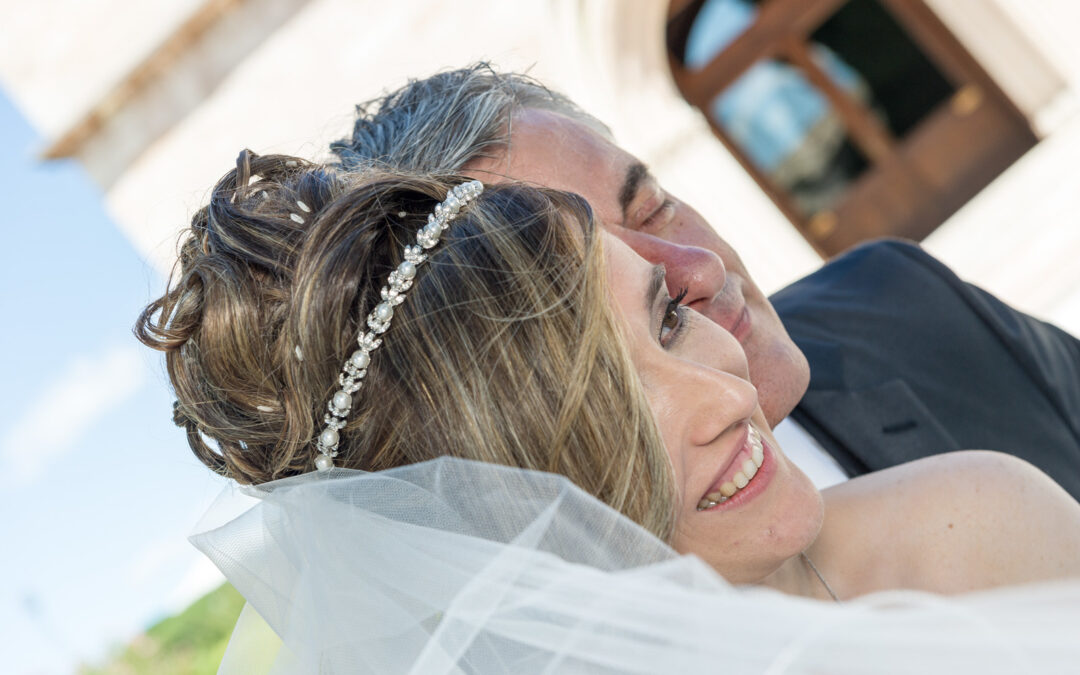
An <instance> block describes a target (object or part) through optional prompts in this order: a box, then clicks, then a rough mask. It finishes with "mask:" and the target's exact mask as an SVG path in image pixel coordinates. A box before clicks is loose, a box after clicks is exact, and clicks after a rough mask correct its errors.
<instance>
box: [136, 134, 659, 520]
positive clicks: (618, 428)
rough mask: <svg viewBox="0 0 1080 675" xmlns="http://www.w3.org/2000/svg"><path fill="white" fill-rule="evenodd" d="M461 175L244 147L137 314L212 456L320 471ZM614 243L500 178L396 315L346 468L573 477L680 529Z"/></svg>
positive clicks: (345, 435) (180, 412)
mask: <svg viewBox="0 0 1080 675" xmlns="http://www.w3.org/2000/svg"><path fill="white" fill-rule="evenodd" d="M461 180H463V179H461V178H460V177H454V176H416V175H408V174H390V173H380V174H367V175H364V174H349V173H345V172H339V171H336V170H334V169H330V168H327V167H324V166H319V165H312V164H308V163H306V162H304V161H303V160H299V159H297V158H294V157H286V156H265V157H258V156H256V155H254V154H252V153H250V152H247V151H245V152H244V153H242V154H241V156H240V158H239V160H238V162H237V169H236V170H234V171H231V172H229V173H228V174H227V175H226V176H225V177H224V178H223V179H222V180H221V181H220V182H219V183H218V184H217V186H216V187H215V188H214V190H213V193H212V196H211V199H210V203H209V205H208V206H206V207H204V208H203V209H202V210H200V211H199V212H198V213H197V214H196V216H195V217H194V219H193V221H192V226H191V228H190V232H189V234H188V236H187V238H186V240H185V241H184V242H183V244H182V246H181V249H180V256H179V260H178V262H177V267H176V269H175V271H174V273H173V277H172V279H171V281H170V284H169V287H168V290H167V292H166V293H165V294H164V295H163V296H161V297H160V298H158V299H156V300H154V301H153V302H151V303H150V304H149V305H148V306H147V307H146V308H145V309H144V311H143V312H142V314H141V315H140V317H139V319H138V322H137V324H136V327H135V332H136V335H137V336H138V338H139V339H140V340H141V341H142V342H143V343H144V344H147V345H148V346H150V347H153V348H155V349H159V350H161V351H163V352H165V355H166V364H167V368H168V373H169V377H170V379H171V381H172V385H173V387H174V389H175V392H176V397H177V403H176V405H175V411H174V419H175V421H176V422H177V424H178V425H180V426H182V427H183V428H184V429H185V430H186V431H187V435H188V440H189V443H190V445H191V447H192V450H193V451H194V452H195V454H196V455H197V456H198V457H199V459H200V460H202V461H203V462H204V463H206V464H207V465H208V466H210V467H211V468H212V469H214V470H215V471H217V472H218V473H221V474H223V475H226V476H228V477H230V478H234V479H236V480H237V481H239V482H243V483H261V482H264V481H270V480H274V479H276V478H281V477H285V476H289V475H293V474H297V473H302V472H307V471H311V470H312V469H313V468H314V460H315V457H316V454H317V450H316V447H315V443H314V440H315V437H316V435H317V434H318V433H319V431H320V429H321V426H322V417H323V413H324V412H325V405H326V401H327V400H329V398H330V396H331V395H332V394H333V392H334V390H335V389H336V388H337V384H336V380H337V373H338V370H339V369H340V366H341V363H342V362H343V361H344V360H345V358H346V357H347V356H348V355H349V354H350V353H352V351H353V350H354V349H355V339H356V336H357V334H358V333H359V331H360V329H361V322H362V321H363V319H364V317H366V316H367V313H368V312H370V311H371V309H372V308H373V307H374V306H375V304H377V303H378V302H379V297H378V293H379V288H380V287H381V286H382V284H383V283H384V282H385V279H386V276H387V274H388V273H389V272H390V270H392V269H393V268H395V267H396V266H397V265H398V264H399V263H400V262H401V259H402V258H401V256H402V251H403V248H404V246H405V244H406V243H411V242H412V241H413V240H414V237H415V232H416V230H417V229H418V228H419V227H420V226H421V225H422V224H423V223H424V221H425V220H426V218H427V214H428V213H430V212H431V210H432V208H433V207H434V205H435V204H436V203H437V202H438V201H440V200H442V199H443V198H444V197H445V195H446V193H447V190H448V189H449V188H450V187H452V186H453V185H454V184H456V183H457V182H460V181H461ZM298 201H299V202H303V203H304V205H305V206H308V207H309V208H310V209H311V212H310V213H308V212H305V211H304V210H303V209H301V208H300V207H298V205H297V202H298ZM294 214H295V215H296V216H298V217H297V218H294V217H293V215H294ZM298 220H302V221H303V222H297V221H298ZM601 240H602V238H601V236H600V234H599V230H598V229H597V227H596V225H595V223H594V222H593V219H592V213H591V210H590V209H589V207H588V205H587V204H586V203H585V201H584V200H583V199H581V198H580V197H578V196H576V195H572V194H569V193H564V192H557V191H553V190H544V189H537V188H532V187H525V186H520V185H497V186H489V187H488V189H487V190H485V192H484V193H483V195H482V196H481V197H480V198H479V199H477V200H476V201H474V202H473V203H472V204H470V205H469V206H468V207H467V208H466V209H464V210H463V211H462V214H461V215H460V216H459V217H458V219H457V220H455V221H454V225H453V227H452V228H451V229H450V230H448V231H447V232H445V233H444V235H443V238H442V243H441V244H440V245H439V246H438V247H437V248H435V249H433V251H432V255H431V258H430V260H429V262H428V263H427V264H426V265H425V266H424V268H423V269H422V270H421V272H420V273H419V274H418V275H417V279H416V283H415V285H414V287H413V288H412V290H410V292H409V295H408V298H407V300H406V301H405V303H404V304H402V305H401V306H399V307H398V308H397V310H396V311H395V315H394V323H393V326H392V327H391V328H390V330H389V331H388V332H387V333H386V335H385V336H384V344H383V346H382V348H381V349H379V350H378V351H377V352H376V353H375V354H373V356H372V363H371V366H370V368H369V371H368V375H367V377H366V378H365V380H364V386H363V387H362V388H361V390H360V391H359V392H358V393H357V394H356V395H355V396H354V405H353V409H352V412H351V414H350V417H349V421H348V425H347V426H346V427H345V428H344V429H343V430H342V432H341V445H340V447H339V452H340V455H339V457H338V458H337V460H336V463H337V465H338V466H345V467H351V468H358V469H364V470H369V471H377V470H381V469H387V468H391V467H395V466H400V465H403V464H410V463H414V462H422V461H425V460H428V459H432V458H435V457H438V456H442V455H452V456H457V457H463V458H467V459H473V460H479V461H485V462H494V463H499V464H505V465H510V466H516V467H521V468H524V469H534V470H540V471H549V472H555V473H560V474H563V475H565V476H567V477H568V478H570V479H571V480H572V481H574V482H575V483H576V484H578V485H579V486H580V487H582V488H583V489H585V490H586V491H588V492H589V493H591V494H593V495H595V496H596V497H597V498H599V499H601V500H602V501H604V502H606V503H607V504H609V505H610V506H612V507H613V508H615V509H617V510H619V511H621V512H622V513H624V514H625V515H627V516H628V517H630V518H632V519H633V520H635V521H637V522H638V523H640V524H641V525H643V526H645V527H646V528H647V529H649V530H650V531H652V532H654V533H655V534H657V535H658V536H660V537H662V538H665V539H666V538H667V537H668V536H669V535H670V534H671V531H672V527H673V521H674V500H675V494H674V487H673V482H672V478H671V467H670V463H669V460H668V458H667V454H666V452H665V450H664V447H663V443H662V441H661V439H660V436H659V433H658V430H657V428H656V425H655V422H654V420H653V418H652V414H651V412H650V409H649V407H648V403H647V401H646V399H645V396H644V393H643V391H642V388H641V386H640V383H639V381H638V379H637V375H636V372H635V370H634V368H633V365H632V363H631V360H630V357H629V354H628V352H627V349H626V346H625V344H624V343H623V340H622V338H621V336H620V332H619V327H618V324H617V323H616V321H617V320H616V318H615V316H614V314H613V312H612V310H611V307H610V296H609V293H608V289H607V280H606V273H605V270H604V257H603V251H602V246H601V243H602V242H601ZM301 359H302V360H301Z"/></svg>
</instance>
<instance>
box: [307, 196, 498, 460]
mask: <svg viewBox="0 0 1080 675" xmlns="http://www.w3.org/2000/svg"><path fill="white" fill-rule="evenodd" d="M483 191H484V184H483V183H481V182H480V181H478V180H473V181H469V182H468V183H462V184H461V185H458V186H456V187H454V188H453V189H451V190H450V192H449V194H447V195H446V199H445V200H444V201H442V202H441V203H439V204H436V205H435V210H434V212H433V213H430V214H428V219H427V224H426V225H424V226H423V227H421V228H420V229H419V231H417V233H416V245H414V246H406V247H405V261H404V262H402V263H401V264H400V265H398V267H397V269H396V270H394V271H393V272H391V273H390V276H389V277H387V280H386V285H385V286H383V287H382V290H381V291H380V293H379V294H380V295H381V296H382V302H380V303H379V304H378V305H376V306H375V309H373V310H371V313H370V314H368V315H367V325H368V328H370V329H371V330H370V331H363V330H361V331H360V335H359V337H357V339H356V342H357V344H358V345H359V346H360V348H359V349H357V350H356V351H355V352H353V354H352V356H350V357H349V360H348V361H346V362H345V365H344V366H343V367H342V369H341V374H340V375H338V383H339V384H340V385H341V389H339V390H338V391H337V392H335V393H334V396H333V397H332V398H331V399H330V401H329V403H327V406H326V407H327V409H328V410H329V412H328V413H327V414H326V415H325V417H323V421H324V422H325V423H326V428H325V429H323V431H322V433H321V434H319V438H318V440H316V442H315V445H316V446H317V447H318V448H319V456H318V457H316V458H315V468H317V469H318V470H319V471H327V470H329V469H331V468H333V466H334V458H335V457H337V454H338V453H337V447H338V442H339V440H340V435H339V434H338V432H339V431H340V430H341V429H342V428H344V427H345V424H346V418H347V417H348V415H349V410H350V409H351V408H352V403H353V394H355V393H356V392H357V391H358V390H359V389H360V385H361V383H362V382H363V379H364V376H365V375H366V374H367V368H368V365H369V364H370V363H371V352H373V351H375V350H376V349H378V348H379V345H381V344H382V339H380V338H379V337H378V336H379V335H382V334H383V333H385V332H386V329H387V328H389V327H390V320H391V319H392V318H393V316H394V307H396V306H398V305H400V304H401V303H402V302H404V301H405V292H406V291H408V290H409V289H410V288H411V287H412V284H413V279H414V278H415V277H416V271H417V269H418V268H419V266H420V265H422V264H423V263H424V261H425V260H427V255H425V254H424V251H426V250H428V249H430V248H433V247H434V246H435V245H436V244H438V243H439V239H440V237H442V233H443V232H444V231H445V230H447V229H448V228H449V227H450V221H452V220H453V219H454V218H456V217H457V215H458V212H459V211H460V210H461V208H462V207H463V206H465V205H466V204H468V203H469V202H470V201H472V200H474V199H476V198H477V197H478V196H479V195H480V193H481V192H483ZM301 208H303V207H301ZM304 210H305V211H307V210H308V209H304ZM299 354H300V353H299V351H298V352H297V357H298V358H302V357H300V355H299Z"/></svg>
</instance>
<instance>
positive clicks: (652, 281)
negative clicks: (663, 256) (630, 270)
mask: <svg viewBox="0 0 1080 675" xmlns="http://www.w3.org/2000/svg"><path fill="white" fill-rule="evenodd" d="M666 274H667V270H666V269H664V264H663V263H660V264H657V265H653V267H652V273H651V274H650V275H649V277H650V278H649V285H648V287H646V289H645V311H647V312H648V313H649V314H652V310H653V306H654V305H656V296H658V295H660V289H661V288H663V286H664V276H665V275H666Z"/></svg>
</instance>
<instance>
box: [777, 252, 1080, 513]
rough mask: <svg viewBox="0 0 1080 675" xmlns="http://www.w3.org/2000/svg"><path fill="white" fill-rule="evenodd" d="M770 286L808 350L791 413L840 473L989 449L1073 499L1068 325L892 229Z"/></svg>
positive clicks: (1079, 483) (1073, 393)
mask: <svg viewBox="0 0 1080 675" xmlns="http://www.w3.org/2000/svg"><path fill="white" fill-rule="evenodd" d="M771 299H772V301H773V304H774V305H775V306H776V309H777V312H779V314H780V318H781V320H782V321H783V322H784V325H785V326H786V327H787V329H788V332H789V333H790V335H791V337H792V338H793V339H794V340H795V343H796V344H798V345H799V347H800V348H801V349H802V350H803V352H804V353H805V354H806V356H807V358H808V359H809V361H810V388H809V390H808V391H807V393H806V396H804V397H803V399H802V401H801V402H800V403H799V405H798V407H796V408H795V411H794V412H793V413H792V417H793V418H794V419H795V420H796V421H797V422H799V423H800V424H801V425H802V426H803V427H804V428H805V429H806V430H807V431H808V432H809V433H810V434H811V435H813V436H814V437H815V438H816V439H817V440H818V441H819V442H820V443H821V444H822V445H823V446H824V447H825V449H826V450H828V451H829V452H830V453H832V455H833V456H834V457H836V459H837V461H839V462H840V464H841V466H843V467H844V468H845V469H846V470H847V471H848V473H849V474H851V475H859V474H862V473H865V472H867V471H874V470H876V469H882V468H886V467H889V466H893V465H896V464H900V463H902V462H906V461H909V460H912V459H917V458H919V457H925V456H927V455H933V454H937V453H940V452H947V451H950V450H959V449H964V448H979V449H988V450H1000V451H1003V452H1008V453H1011V454H1014V455H1017V456H1019V457H1022V458H1024V459H1026V460H1028V461H1029V462H1031V463H1032V464H1035V465H1036V466H1038V467H1039V468H1041V469H1042V470H1043V471H1045V472H1046V473H1048V474H1050V476H1052V477H1053V478H1054V479H1055V480H1057V482H1058V483H1060V484H1061V485H1062V486H1063V487H1064V488H1065V489H1066V490H1068V491H1069V492H1070V493H1071V494H1072V495H1073V496H1074V497H1076V498H1077V499H1080V341H1077V339H1076V338H1074V337H1072V336H1071V335H1069V334H1068V333H1065V332H1064V331H1062V330H1060V329H1058V328H1055V327H1054V326H1051V325H1050V324H1047V323H1044V322H1042V321H1038V320H1036V319H1034V318H1032V317H1030V316H1027V315H1025V314H1022V313H1020V312H1018V311H1016V310H1014V309H1012V308H1011V307H1009V306H1007V305H1005V304H1004V303H1002V302H1001V301H1000V300H998V299H996V298H995V297H993V296H992V295H990V294H989V293H986V292H985V291H983V290H981V289H979V288H976V287H974V286H972V285H970V284H967V283H964V282H963V281H961V280H960V279H959V278H957V276H956V275H955V274H953V273H952V272H951V271H950V270H949V269H948V268H947V267H946V266H945V265H943V264H942V263H940V262H938V261H937V260H935V259H934V258H933V257H931V256H930V255H929V254H928V253H926V252H925V251H923V250H922V249H921V248H919V247H918V246H916V245H913V244H911V243H908V242H902V241H896V240H884V241H877V242H872V243H870V244H866V245H864V246H861V247H859V248H857V249H854V250H852V251H850V252H849V253H846V254H844V255H842V256H840V257H839V258H837V259H835V260H833V261H831V262H829V263H828V264H827V265H825V266H824V267H823V268H821V269H820V270H818V271H817V272H815V273H814V274H811V275H809V276H807V277H805V278H803V279H801V280H799V281H797V282H795V283H794V284H792V285H791V286H788V287H787V288H785V289H784V290H782V291H780V292H779V293H777V294H776V295H774V296H773V297H772V298H771ZM1002 498H1008V495H1002Z"/></svg>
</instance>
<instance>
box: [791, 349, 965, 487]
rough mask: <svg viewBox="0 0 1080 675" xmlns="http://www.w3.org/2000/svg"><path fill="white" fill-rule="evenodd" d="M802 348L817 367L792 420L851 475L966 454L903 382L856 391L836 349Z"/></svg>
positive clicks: (839, 352)
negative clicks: (933, 456)
mask: <svg viewBox="0 0 1080 675" xmlns="http://www.w3.org/2000/svg"><path fill="white" fill-rule="evenodd" d="M799 347H800V348H801V349H802V350H803V352H804V353H805V354H806V356H807V359H808V360H809V361H810V363H811V364H813V366H812V371H811V380H810V389H809V390H808V391H807V393H806V395H805V396H804V397H803V399H802V401H800V402H799V405H798V407H796V409H795V411H794V412H793V413H792V417H793V418H794V419H795V421H797V422H799V423H800V424H801V425H802V426H803V427H804V428H805V429H806V430H807V432H808V433H810V435H812V436H814V438H815V439H817V441H818V442H819V443H821V445H822V446H823V447H824V448H825V449H826V450H828V451H829V452H830V453H831V454H832V455H833V456H834V457H835V458H836V460H837V461H838V462H839V463H840V465H841V466H843V467H844V469H845V470H847V471H848V473H849V474H851V475H853V476H854V475H859V474H862V473H865V472H867V471H875V470H878V469H884V468H888V467H890V466H895V465H897V464H902V463H904V462H908V461H911V460H913V459H919V458H921V457H926V456H927V455H931V454H937V453H940V452H945V451H949V450H959V449H960V447H959V444H958V443H957V442H956V440H955V439H954V438H953V437H952V436H951V435H950V434H949V432H948V431H946V429H945V427H944V426H943V425H942V424H941V423H939V422H938V421H937V419H936V418H935V417H934V415H933V414H932V413H931V411H930V410H928V409H927V407H926V406H925V405H924V404H923V403H922V401H920V400H919V398H918V397H917V396H916V395H915V393H914V392H913V391H912V390H911V388H910V387H909V386H908V385H907V383H906V382H904V381H903V380H900V379H893V380H888V381H886V382H883V383H880V384H876V385H873V386H870V387H860V388H858V389H853V388H851V387H850V386H849V383H848V382H847V379H846V378H845V373H844V356H843V351H842V350H840V349H839V348H838V347H837V346H836V345H835V344H833V343H827V342H818V341H809V340H804V341H801V342H800V343H799Z"/></svg>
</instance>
